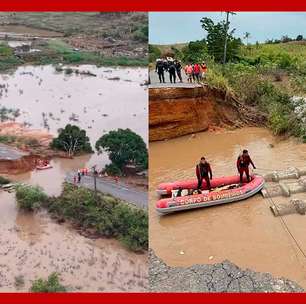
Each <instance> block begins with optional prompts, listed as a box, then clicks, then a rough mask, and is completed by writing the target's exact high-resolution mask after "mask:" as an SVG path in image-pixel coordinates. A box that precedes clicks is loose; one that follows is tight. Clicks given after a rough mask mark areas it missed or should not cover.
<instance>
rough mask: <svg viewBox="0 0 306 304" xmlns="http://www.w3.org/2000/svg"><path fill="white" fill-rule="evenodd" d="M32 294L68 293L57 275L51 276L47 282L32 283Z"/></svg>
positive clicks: (39, 280)
mask: <svg viewBox="0 0 306 304" xmlns="http://www.w3.org/2000/svg"><path fill="white" fill-rule="evenodd" d="M30 291H31V292H66V287H65V286H63V285H62V284H61V283H60V280H59V276H58V274H57V273H55V272H54V273H52V274H51V275H49V277H48V279H47V280H44V279H38V280H35V281H34V282H33V283H32V286H31V288H30Z"/></svg>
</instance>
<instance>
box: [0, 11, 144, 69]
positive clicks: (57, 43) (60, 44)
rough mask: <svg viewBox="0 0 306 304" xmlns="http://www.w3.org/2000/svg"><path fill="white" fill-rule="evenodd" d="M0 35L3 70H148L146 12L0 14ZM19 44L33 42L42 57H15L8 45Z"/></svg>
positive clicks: (28, 55)
mask: <svg viewBox="0 0 306 304" xmlns="http://www.w3.org/2000/svg"><path fill="white" fill-rule="evenodd" d="M46 31H47V32H46ZM0 33H1V39H2V42H1V43H0V70H6V69H8V68H11V67H16V66H18V65H21V64H25V63H27V64H49V63H54V64H56V63H68V64H69V63H72V64H83V63H84V64H87V63H88V64H96V65H124V66H146V65H147V41H148V16H147V13H141V12H139V13H138V12H127V13H120V12H116V13H101V12H95V13H92V12H91V13H83V12H81V13H77V12H73V13H70V12H68V13H40V12H35V13H19V12H18V13H7V12H0ZM16 34H18V36H16ZM16 37H17V38H16ZM33 37H35V40H33ZM46 37H47V38H49V39H47V40H46V39H45V38H46ZM16 39H18V40H22V41H27V40H31V42H32V48H34V49H36V50H39V52H32V53H28V54H26V53H25V52H24V53H23V54H18V56H16V50H15V49H12V47H10V46H9V44H8V42H9V41H10V40H12V41H14V40H16Z"/></svg>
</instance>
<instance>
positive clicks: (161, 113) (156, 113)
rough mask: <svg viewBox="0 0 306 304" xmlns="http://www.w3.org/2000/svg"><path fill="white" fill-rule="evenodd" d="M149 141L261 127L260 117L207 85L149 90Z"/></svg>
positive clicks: (252, 110) (230, 97) (232, 98)
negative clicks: (243, 127)
mask: <svg viewBox="0 0 306 304" xmlns="http://www.w3.org/2000/svg"><path fill="white" fill-rule="evenodd" d="M149 113H150V114H149V138H150V141H156V140H164V139H169V138H174V137H178V136H182V135H186V134H191V133H195V132H200V131H206V130H208V129H214V128H224V127H225V128H228V127H242V126H243V125H256V124H258V114H257V113H255V112H254V109H249V108H248V109H247V108H246V107H245V106H244V105H242V104H240V103H239V102H238V101H237V100H236V99H235V98H234V97H232V96H228V95H227V94H226V93H225V92H223V91H220V90H217V89H212V88H209V87H207V86H203V87H193V88H180V87H173V88H168V87H167V88H165V87H163V88H150V89H149Z"/></svg>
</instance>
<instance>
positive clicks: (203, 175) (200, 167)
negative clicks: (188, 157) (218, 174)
mask: <svg viewBox="0 0 306 304" xmlns="http://www.w3.org/2000/svg"><path fill="white" fill-rule="evenodd" d="M196 175H197V179H198V188H197V189H198V190H201V188H202V182H203V179H204V180H205V181H206V185H207V189H208V190H211V184H210V180H211V179H212V170H211V167H210V164H209V163H208V162H207V161H206V159H205V157H201V160H200V163H199V164H197V166H196Z"/></svg>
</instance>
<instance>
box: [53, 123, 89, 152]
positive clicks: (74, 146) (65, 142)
mask: <svg viewBox="0 0 306 304" xmlns="http://www.w3.org/2000/svg"><path fill="white" fill-rule="evenodd" d="M58 132H59V135H58V137H57V138H54V139H53V141H52V142H51V148H54V149H58V150H62V151H66V152H67V154H68V155H69V156H73V155H75V154H77V153H81V152H85V153H92V152H93V150H92V148H91V145H90V142H89V137H88V136H87V135H86V131H85V130H82V129H80V128H79V127H78V126H75V125H71V124H68V125H66V127H65V128H64V129H59V130H58Z"/></svg>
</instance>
